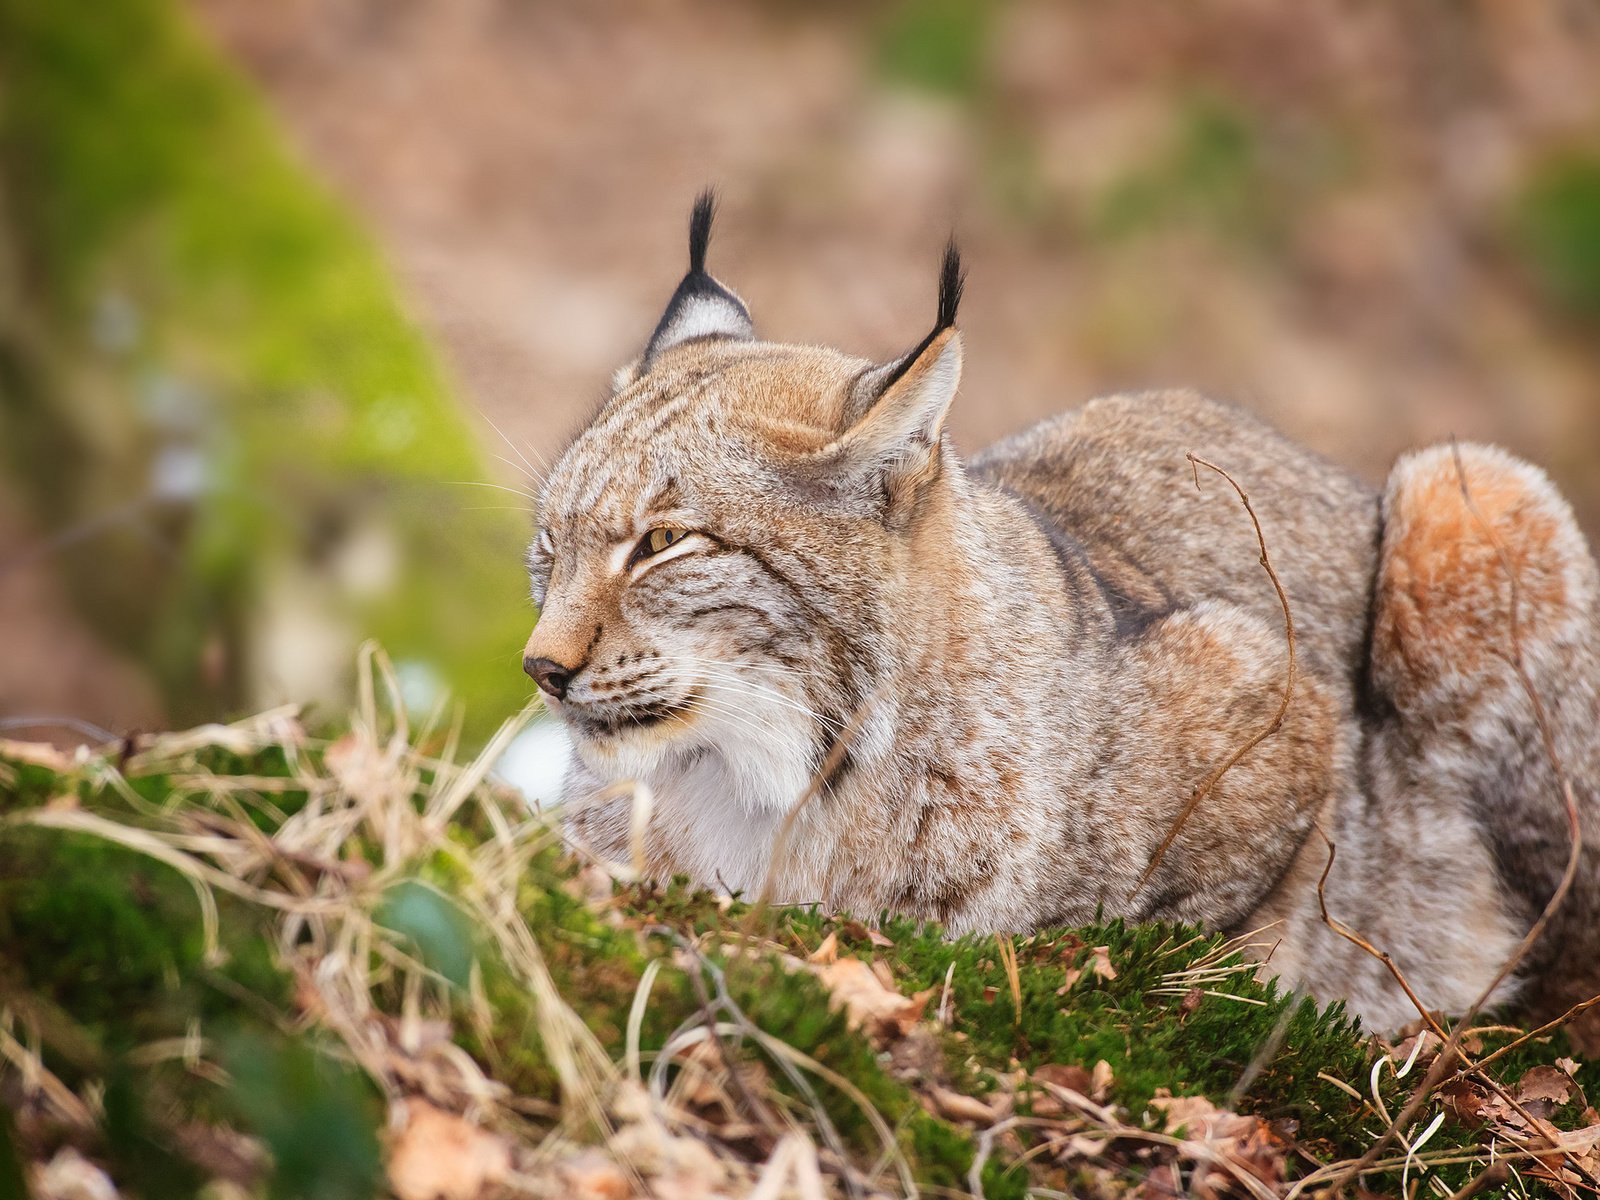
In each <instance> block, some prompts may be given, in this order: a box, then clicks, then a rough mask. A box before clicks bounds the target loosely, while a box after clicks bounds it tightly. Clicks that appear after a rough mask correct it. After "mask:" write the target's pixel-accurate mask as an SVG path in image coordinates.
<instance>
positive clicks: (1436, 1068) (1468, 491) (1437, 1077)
mask: <svg viewBox="0 0 1600 1200" xmlns="http://www.w3.org/2000/svg"><path fill="white" fill-rule="evenodd" d="M1450 452H1451V454H1452V456H1453V458H1454V461H1455V468H1456V480H1457V482H1458V483H1459V484H1460V487H1461V498H1462V502H1463V503H1464V504H1465V505H1466V507H1467V511H1468V512H1470V513H1471V514H1472V518H1473V520H1474V521H1476V522H1477V524H1478V528H1479V529H1480V530H1482V532H1483V535H1484V537H1485V538H1486V539H1487V540H1488V542H1489V544H1490V546H1491V547H1492V548H1493V549H1494V552H1495V555H1496V557H1497V558H1498V559H1499V560H1500V567H1501V570H1502V571H1504V572H1505V576H1506V581H1507V583H1508V584H1509V586H1510V591H1511V595H1510V612H1509V613H1508V620H1507V626H1508V632H1509V634H1510V640H1511V666H1512V669H1513V670H1514V671H1515V672H1516V675H1517V680H1518V682H1520V683H1521V685H1522V689H1523V691H1524V693H1526V695H1527V697H1528V701H1529V703H1530V704H1531V706H1532V708H1533V715H1534V720H1535V721H1536V722H1537V724H1538V726H1539V736H1540V739H1541V740H1542V741H1543V743H1544V750H1545V754H1546V755H1547V756H1548V757H1549V759H1550V766H1551V769H1552V770H1553V771H1554V772H1555V776H1556V782H1557V784H1558V786H1559V788H1560V792H1561V797H1562V800H1563V802H1564V803H1565V805H1566V810H1567V826H1568V830H1569V833H1570V835H1571V849H1570V850H1569V852H1568V855H1567V866H1566V870H1565V871H1563V872H1562V875H1561V881H1560V883H1558V884H1557V885H1556V889H1555V891H1554V892H1553V893H1551V896H1550V899H1549V901H1548V902H1546V904H1545V906H1544V911H1543V912H1541V913H1540V914H1539V918H1538V920H1536V921H1535V922H1534V923H1533V925H1532V926H1531V927H1530V928H1529V930H1528V932H1527V934H1526V935H1525V936H1524V937H1523V938H1522V940H1521V941H1520V942H1519V943H1518V944H1517V946H1516V948H1515V949H1514V950H1513V951H1512V952H1511V954H1510V955H1509V956H1508V957H1507V958H1506V960H1505V962H1504V963H1503V964H1502V965H1501V967H1500V969H1499V970H1498V971H1497V972H1496V973H1495V975H1494V977H1493V978H1492V979H1491V980H1490V981H1489V983H1488V985H1487V986H1485V987H1484V989H1483V992H1482V993H1481V994H1480V995H1479V996H1478V998H1477V999H1476V1000H1475V1001H1473V1003H1472V1005H1471V1006H1470V1007H1469V1008H1468V1009H1467V1011H1466V1013H1465V1015H1463V1016H1462V1018H1461V1019H1460V1020H1459V1021H1457V1022H1456V1024H1455V1026H1454V1027H1453V1028H1452V1029H1451V1030H1450V1034H1449V1036H1448V1037H1446V1038H1445V1043H1444V1046H1443V1047H1442V1048H1441V1049H1440V1051H1439V1056H1438V1057H1437V1058H1436V1059H1434V1061H1433V1063H1432V1065H1431V1066H1430V1067H1429V1068H1428V1073H1427V1074H1426V1075H1425V1076H1424V1077H1423V1079H1422V1082H1421V1083H1420V1084H1418V1085H1417V1090H1416V1092H1415V1093H1414V1094H1413V1095H1412V1097H1411V1099H1410V1100H1409V1101H1407V1103H1406V1105H1405V1107H1404V1108H1402V1109H1401V1110H1400V1112H1399V1114H1398V1115H1397V1116H1396V1117H1395V1119H1394V1120H1393V1121H1392V1122H1390V1124H1389V1127H1388V1128H1387V1129H1385V1130H1384V1131H1383V1133H1382V1134H1381V1135H1380V1136H1379V1138H1378V1140H1377V1141H1375V1142H1374V1143H1373V1144H1372V1145H1371V1146H1370V1147H1369V1148H1368V1149H1367V1152H1366V1153H1365V1154H1363V1155H1362V1156H1361V1157H1360V1158H1359V1159H1357V1160H1356V1161H1355V1162H1354V1163H1353V1164H1352V1165H1351V1166H1350V1167H1349V1168H1348V1169H1346V1170H1345V1171H1344V1172H1342V1173H1341V1174H1340V1175H1339V1176H1338V1177H1337V1178H1336V1179H1335V1180H1334V1181H1333V1188H1332V1190H1333V1191H1334V1192H1335V1193H1336V1194H1337V1193H1339V1192H1341V1191H1342V1190H1343V1188H1344V1186H1345V1184H1346V1183H1348V1182H1349V1181H1350V1180H1351V1179H1353V1178H1357V1177H1359V1176H1360V1175H1361V1174H1362V1173H1363V1172H1364V1171H1365V1170H1366V1169H1367V1168H1369V1167H1370V1166H1371V1165H1372V1163H1373V1162H1374V1161H1376V1159H1377V1158H1378V1156H1379V1155H1380V1154H1382V1153H1383V1151H1384V1149H1385V1148H1386V1147H1387V1146H1388V1145H1389V1143H1390V1142H1391V1141H1393V1140H1394V1138H1395V1136H1396V1135H1397V1134H1398V1133H1399V1131H1400V1130H1401V1129H1402V1128H1404V1127H1405V1125H1406V1124H1407V1123H1408V1122H1409V1121H1410V1120H1411V1119H1412V1118H1413V1117H1414V1116H1415V1115H1416V1113H1417V1111H1418V1110H1419V1109H1420V1108H1421V1107H1422V1106H1423V1104H1425V1103H1426V1102H1427V1099H1428V1097H1429V1095H1430V1094H1432V1092H1433V1090H1434V1089H1435V1088H1436V1087H1438V1086H1439V1084H1440V1083H1442V1082H1443V1080H1444V1076H1445V1075H1446V1074H1447V1073H1448V1072H1449V1069H1450V1067H1451V1065H1452V1064H1453V1063H1454V1061H1455V1059H1456V1058H1457V1057H1461V1058H1463V1059H1464V1060H1465V1061H1466V1062H1467V1063H1468V1066H1467V1070H1468V1071H1470V1072H1475V1071H1476V1069H1477V1066H1478V1065H1479V1064H1473V1063H1472V1062H1471V1059H1470V1058H1467V1056H1465V1055H1464V1054H1462V1053H1461V1050H1460V1042H1461V1035H1462V1032H1463V1031H1464V1030H1465V1029H1467V1028H1468V1027H1469V1026H1470V1025H1471V1024H1472V1022H1473V1019H1474V1018H1476V1017H1477V1015H1478V1013H1479V1012H1480V1011H1481V1010H1482V1008H1483V1006H1484V1005H1485V1004H1486V1003H1488V1001H1489V997H1491V996H1492V995H1494V992H1495V989H1497V988H1498V987H1499V986H1500V984H1501V983H1502V982H1503V981H1504V980H1505V979H1506V977H1507V976H1508V975H1510V974H1511V972H1512V971H1514V970H1516V968H1517V965H1518V964H1519V963H1521V962H1522V960H1523V959H1524V958H1526V957H1527V955H1528V953H1529V951H1530V950H1532V949H1533V946H1534V943H1536V942H1537V941H1538V940H1539V938H1540V937H1541V936H1542V935H1543V933H1544V931H1545V929H1546V928H1547V927H1548V926H1549V924H1550V922H1551V920H1552V919H1554V917H1555V915H1556V913H1557V911H1558V910H1559V909H1560V908H1561V905H1562V904H1563V903H1564V902H1565V901H1566V898H1567V893H1568V892H1569V891H1570V890H1571V888H1572V883H1573V880H1574V879H1575V878H1576V877H1577V872H1578V864H1579V861H1580V857H1581V855H1582V853H1583V829H1582V826H1581V824H1580V822H1579V820H1578V805H1577V800H1576V798H1575V797H1574V796H1573V793H1572V784H1571V782H1570V781H1569V780H1568V778H1567V772H1566V767H1565V765H1564V764H1563V762H1562V760H1561V755H1560V752H1559V751H1558V750H1557V749H1556V742H1555V734H1554V732H1553V731H1552V730H1551V728H1550V720H1549V716H1548V714H1547V713H1546V712H1545V707H1544V702H1543V701H1542V700H1541V699H1540V697H1539V694H1538V691H1537V689H1535V688H1534V686H1533V680H1532V679H1531V678H1530V677H1529V675H1528V671H1527V665H1526V663H1525V661H1524V659H1523V654H1522V627H1521V621H1520V614H1519V610H1520V607H1521V602H1522V588H1521V584H1520V581H1519V579H1518V575H1517V569H1516V564H1515V563H1513V562H1512V560H1511V556H1510V554H1508V553H1507V552H1506V548H1505V543H1504V542H1503V541H1502V540H1501V539H1500V535H1499V534H1498V533H1496V532H1495V530H1494V527H1493V526H1492V525H1490V523H1489V522H1488V520H1487V519H1486V518H1485V517H1484V515H1483V512H1482V510H1481V509H1479V507H1478V503H1477V501H1476V500H1475V499H1473V496H1472V488H1471V486H1470V485H1469V484H1468V482H1467V472H1466V467H1465V465H1464V464H1463V463H1462V461H1461V448H1460V446H1459V445H1457V444H1456V443H1454V442H1452V443H1451V446H1450ZM1323 836H1324V837H1326V836H1327V835H1326V834H1324V835H1323ZM1329 845H1330V849H1331V845H1332V843H1329ZM1329 866H1330V867H1331V866H1332V854H1331V853H1330V855H1329ZM1323 878H1324V879H1326V878H1327V871H1326V870H1324V871H1323ZM1319 897H1320V887H1319ZM1324 915H1326V914H1324ZM1358 944H1359V943H1358ZM1395 970H1396V971H1397V970H1398V969H1397V968H1395ZM1406 992H1407V995H1410V996H1412V999H1413V1001H1415V995H1414V993H1412V992H1411V990H1410V988H1409V987H1407V988H1406ZM1419 1011H1421V1008H1420V1005H1419ZM1423 1015H1424V1017H1425V1018H1426V1019H1427V1020H1428V1021H1429V1023H1430V1024H1431V1023H1432V1018H1431V1017H1429V1016H1428V1015H1427V1013H1426V1012H1425V1011H1424V1014H1423ZM1482 1078H1483V1080H1484V1082H1485V1083H1486V1084H1488V1085H1489V1086H1490V1087H1491V1088H1492V1089H1494V1090H1495V1091H1496V1092H1498V1093H1499V1094H1500V1095H1501V1096H1502V1097H1506V1098H1508V1099H1510V1097H1508V1096H1507V1094H1506V1093H1505V1092H1504V1090H1503V1089H1501V1087H1500V1085H1499V1083H1498V1082H1496V1081H1495V1080H1493V1079H1491V1078H1490V1077H1489V1076H1488V1075H1487V1074H1484V1075H1482ZM1512 1105H1513V1107H1515V1108H1517V1109H1518V1111H1519V1112H1525V1110H1523V1109H1522V1108H1521V1106H1520V1105H1517V1104H1516V1101H1515V1100H1514V1099H1513V1100H1512ZM1530 1125H1531V1127H1532V1128H1534V1129H1535V1130H1538V1131H1539V1132H1541V1133H1543V1130H1542V1129H1541V1128H1540V1127H1539V1126H1538V1124H1537V1123H1534V1122H1532V1121H1531V1120H1530ZM1544 1136H1545V1140H1546V1141H1549V1142H1550V1143H1551V1145H1552V1146H1554V1145H1555V1142H1554V1140H1553V1139H1551V1138H1550V1136H1549V1135H1548V1134H1545V1135H1544ZM1557 1149H1559V1147H1557ZM1568 1161H1569V1163H1571V1164H1572V1165H1573V1166H1574V1169H1576V1170H1577V1171H1578V1172H1579V1173H1580V1174H1582V1175H1584V1176H1585V1177H1586V1178H1588V1179H1589V1181H1590V1182H1591V1183H1593V1182H1595V1180H1594V1178H1593V1176H1590V1175H1589V1173H1588V1172H1587V1171H1584V1170H1583V1169H1582V1168H1581V1167H1578V1166H1577V1165H1576V1163H1575V1162H1573V1160H1572V1159H1571V1158H1570V1156H1569V1158H1568Z"/></svg>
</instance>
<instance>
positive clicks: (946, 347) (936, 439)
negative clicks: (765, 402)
mask: <svg viewBox="0 0 1600 1200" xmlns="http://www.w3.org/2000/svg"><path fill="white" fill-rule="evenodd" d="M964 283H965V275H964V274H963V272H962V270H961V256H960V254H959V253H958V252H957V250H956V247H955V243H954V242H951V243H950V245H949V246H947V247H946V248H945V252H944V265H943V269H942V270H941V272H940V276H939V312H938V317H937V319H936V321H935V324H934V327H933V331H932V332H931V333H929V334H928V336H927V337H925V338H923V339H922V342H921V343H920V344H919V345H918V346H917V347H916V348H915V349H913V350H911V351H910V352H909V353H907V354H904V355H902V356H901V357H899V358H897V359H894V360H893V361H891V362H887V363H884V364H883V365H882V366H879V367H874V368H872V369H871V370H869V371H867V372H865V373H864V374H862V375H861V376H860V377H859V378H858V379H857V380H856V381H855V384H854V386H853V387H852V388H851V389H850V395H849V396H848V397H847V398H846V400H845V405H844V420H845V422H846V423H847V428H846V429H845V431H844V433H842V434H841V435H840V436H839V437H838V438H837V439H835V440H834V441H833V442H832V443H831V444H830V445H828V446H827V447H825V448H824V449H823V450H822V451H821V452H820V453H819V454H818V456H817V457H818V462H819V465H823V464H826V466H827V468H828V469H829V470H831V471H832V472H833V473H834V474H835V477H836V480H837V483H838V484H842V485H844V487H845V489H846V490H858V489H860V488H861V487H862V486H863V485H867V486H873V485H876V486H878V487H881V494H882V495H883V496H885V497H886V498H887V499H888V500H890V501H891V502H895V501H897V500H899V499H900V498H902V497H903V496H905V495H907V494H910V493H914V492H916V491H917V490H918V489H919V488H920V487H921V485H922V484H923V483H925V482H927V481H928V480H930V479H932V478H933V477H934V476H935V475H937V474H938V471H939V465H940V458H941V456H940V448H941V446H942V444H943V434H944V421H945V416H946V415H947V414H948V413H949V411H950V404H951V401H953V400H954V399H955V397H956V388H957V387H958V386H960V383H961V334H960V333H959V332H957V331H956V328H955V320H956V309H957V308H958V307H959V305H960V304H961V289H962V286H963V284H964Z"/></svg>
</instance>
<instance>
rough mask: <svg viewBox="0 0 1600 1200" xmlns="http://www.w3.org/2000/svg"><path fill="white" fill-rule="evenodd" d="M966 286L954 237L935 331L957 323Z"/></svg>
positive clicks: (946, 258) (944, 267)
mask: <svg viewBox="0 0 1600 1200" xmlns="http://www.w3.org/2000/svg"><path fill="white" fill-rule="evenodd" d="M709 219H710V218H709V217H708V218H707V220H709ZM966 286H967V273H966V271H964V270H963V269H962V267H961V251H960V250H958V249H957V248H956V239H955V238H954V237H952V238H951V239H950V240H949V241H948V242H946V243H945V247H944V264H943V265H942V266H941V267H940V269H939V319H938V323H937V324H935V325H934V327H933V331H934V332H935V333H939V332H941V331H942V330H945V329H949V328H950V326H952V325H954V324H955V323H956V309H958V308H960V307H961V292H962V290H963V289H964V288H965V287H966Z"/></svg>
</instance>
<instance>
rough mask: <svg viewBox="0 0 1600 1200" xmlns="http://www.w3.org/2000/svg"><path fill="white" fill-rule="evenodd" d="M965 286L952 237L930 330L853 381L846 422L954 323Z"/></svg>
mask: <svg viewBox="0 0 1600 1200" xmlns="http://www.w3.org/2000/svg"><path fill="white" fill-rule="evenodd" d="M966 285H967V273H966V271H964V270H963V269H962V267H961V251H960V250H958V249H956V240H955V238H953V237H952V238H951V239H950V240H949V241H948V242H946V243H945V247H944V262H943V263H941V264H940V267H939V312H938V316H937V317H936V318H935V321H934V326H933V328H932V329H931V330H929V332H928V336H927V337H925V338H923V339H922V340H921V341H920V342H918V343H917V344H916V345H915V346H914V347H912V348H911V349H910V350H908V351H907V352H906V353H905V354H902V355H901V356H900V357H899V358H897V359H894V360H893V361H891V362H887V363H884V364H883V365H882V366H881V367H874V368H872V369H871V370H870V371H867V372H866V373H865V374H863V375H862V376H861V377H860V378H858V379H857V380H856V382H855V386H854V387H853V388H852V389H851V391H852V395H851V398H850V399H849V400H848V401H846V403H845V410H844V415H845V419H846V421H847V422H854V421H856V420H859V419H860V418H861V417H862V416H864V415H865V414H866V412H867V410H868V409H869V408H871V407H872V406H873V405H874V404H875V403H877V400H878V397H879V396H881V395H883V393H884V392H886V391H888V390H889V389H890V388H891V387H893V386H894V384H895V383H896V382H897V381H898V380H899V379H900V377H901V376H903V375H904V374H905V373H906V372H907V371H909V370H910V369H911V366H912V364H913V363H915V362H916V361H917V359H919V358H921V357H922V354H923V351H925V350H927V348H928V347H929V346H931V345H933V342H934V339H935V338H937V337H938V336H939V335H940V334H941V333H943V332H944V331H945V330H946V329H949V328H950V327H951V326H953V325H954V324H955V323H956V310H957V309H958V308H960V307H961V292H962V289H964V288H965V287H966Z"/></svg>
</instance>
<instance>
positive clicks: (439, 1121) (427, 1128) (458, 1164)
mask: <svg viewBox="0 0 1600 1200" xmlns="http://www.w3.org/2000/svg"><path fill="white" fill-rule="evenodd" d="M401 1107H402V1109H403V1110H404V1113H405V1126H404V1128H403V1129H401V1131H400V1132H399V1134H397V1135H396V1136H395V1138H394V1141H393V1142H392V1143H391V1145H390V1148H389V1186H390V1188H391V1189H392V1190H393V1191H394V1194H395V1195H396V1196H398V1197H399V1200H477V1198H478V1197H480V1196H484V1195H486V1194H487V1193H488V1192H489V1190H490V1189H491V1188H493V1187H495V1186H496V1185H498V1184H499V1183H501V1182H503V1181H504V1179H505V1178H506V1175H507V1173H508V1172H509V1171H510V1170H511V1148H510V1146H509V1144H508V1143H507V1142H506V1141H505V1140H504V1139H503V1138H501V1137H499V1136H497V1135H495V1134H493V1133H490V1132H489V1131H487V1130H485V1129H480V1128H478V1127H477V1126H476V1125H470V1124H468V1123H467V1122H466V1121H464V1120H462V1119H461V1118H460V1117H458V1116H456V1115H455V1114H454V1113H448V1112H445V1111H443V1110H442V1109H438V1108H435V1107H434V1106H433V1105H431V1104H429V1103H428V1102H427V1101H425V1100H406V1101H402V1102H401Z"/></svg>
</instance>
